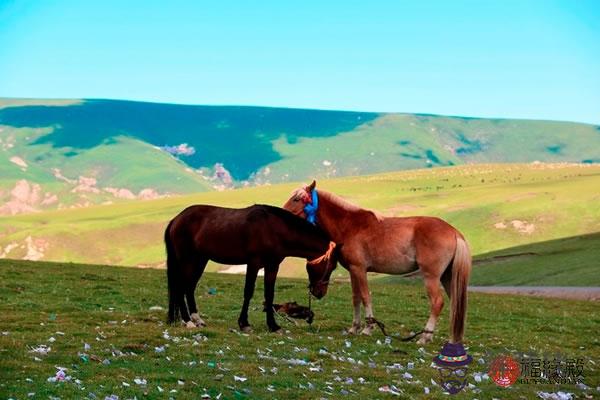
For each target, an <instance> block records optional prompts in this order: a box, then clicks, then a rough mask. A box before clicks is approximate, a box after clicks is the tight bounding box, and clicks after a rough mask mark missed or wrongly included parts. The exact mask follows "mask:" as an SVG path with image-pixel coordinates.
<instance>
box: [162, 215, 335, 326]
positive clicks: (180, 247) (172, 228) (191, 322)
mask: <svg viewBox="0 0 600 400" xmlns="http://www.w3.org/2000/svg"><path fill="white" fill-rule="evenodd" d="M165 245H166V248H167V279H168V285H169V312H168V322H170V323H174V322H175V321H176V320H177V319H178V316H179V315H180V316H181V319H182V320H183V322H184V323H185V324H186V326H188V327H194V326H202V325H204V321H202V320H201V319H200V316H199V315H198V309H197V307H196V301H195V298H194V291H195V289H196V285H197V284H198V280H199V279H200V277H201V276H202V273H203V272H204V268H205V267H206V263H207V262H208V260H212V261H215V262H218V263H222V264H247V269H246V286H245V289H244V304H243V306H242V311H241V313H240V317H239V319H238V324H239V326H240V329H242V330H244V331H248V330H250V324H249V323H248V306H249V304H250V299H251V298H252V295H253V294H254V285H255V282H256V276H257V274H258V270H259V269H261V268H264V269H265V309H266V314H267V325H268V326H269V329H270V330H271V331H276V330H278V329H279V326H278V325H277V323H275V318H274V316H273V297H274V292H275V279H276V278H277V272H278V270H279V264H280V263H281V261H283V259H284V258H285V257H301V258H306V259H307V260H311V261H310V262H309V264H310V265H314V266H315V268H321V269H332V268H333V267H332V265H335V263H337V261H336V258H335V255H334V254H335V244H333V243H331V242H330V241H329V238H328V237H327V235H326V234H325V233H324V232H323V231H322V230H321V229H319V228H317V227H315V226H313V225H311V224H310V223H308V222H306V221H305V220H304V219H302V218H300V217H297V216H295V215H293V214H292V213H290V212H288V211H285V210H283V209H281V208H278V207H272V206H266V205H254V206H251V207H248V208H242V209H233V208H223V207H214V206H207V205H195V206H191V207H188V208H186V209H185V210H183V211H182V212H181V213H180V214H179V215H178V216H176V217H175V218H173V220H172V221H171V222H170V223H169V225H168V226H167V229H166V231H165ZM186 301H187V304H186Z"/></svg>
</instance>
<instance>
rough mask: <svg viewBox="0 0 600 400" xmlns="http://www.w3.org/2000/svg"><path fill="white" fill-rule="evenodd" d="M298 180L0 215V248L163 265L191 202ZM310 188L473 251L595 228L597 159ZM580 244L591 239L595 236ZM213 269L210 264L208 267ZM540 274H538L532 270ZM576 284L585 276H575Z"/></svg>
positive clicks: (440, 171) (277, 200)
mask: <svg viewBox="0 0 600 400" xmlns="http://www.w3.org/2000/svg"><path fill="white" fill-rule="evenodd" d="M297 186H298V184H280V185H272V186H261V187H251V188H245V189H238V190H231V191H225V192H205V193H199V194H194V195H187V196H179V197H171V198H163V199H158V200H152V201H130V202H125V203H119V204H113V205H108V206H96V207H89V208H84V209H76V210H58V211H48V212H43V213H35V214H29V215H21V216H15V217H2V218H0V247H2V248H6V247H7V246H8V245H10V244H15V245H16V246H17V247H15V248H14V249H13V250H11V252H10V253H9V254H8V255H7V257H9V258H23V257H24V256H25V255H26V253H27V248H26V245H25V241H26V239H27V238H28V237H32V238H34V239H40V240H42V241H45V242H46V244H47V246H46V248H45V249H44V251H43V252H44V259H46V260H55V261H72V262H85V263H100V264H120V265H161V264H162V263H163V261H164V246H163V243H162V235H163V231H164V228H165V226H166V224H167V222H168V221H169V220H170V219H171V218H173V217H174V216H175V215H176V214H177V213H178V212H179V211H181V210H182V209H183V208H185V207H187V206H188V205H191V204H197V203H205V204H217V205H222V206H230V207H243V206H247V205H250V204H253V203H267V204H274V205H282V204H283V203H284V202H285V200H287V198H288V197H289V195H290V192H291V190H292V189H294V188H296V187H297ZM317 187H318V188H322V189H323V190H328V191H331V192H334V193H338V194H340V195H342V196H343V197H345V198H347V199H349V200H350V201H353V202H354V203H356V204H359V205H361V206H363V207H368V208H373V209H375V210H378V211H380V212H382V213H383V214H384V215H387V216H408V215H432V216H438V217H441V218H444V219H445V220H447V221H448V222H450V223H451V224H453V225H454V226H455V227H457V228H458V229H459V230H460V231H461V232H463V233H464V234H465V235H466V237H467V239H468V241H469V242H470V245H471V248H472V251H473V253H474V254H475V255H480V254H484V253H489V252H492V251H499V250H502V249H507V248H511V247H514V246H519V245H526V244H531V243H536V242H543V241H549V240H554V239H559V238H566V237H570V236H577V235H584V234H588V233H593V232H598V231H600V209H599V208H598V207H596V206H595V204H597V203H598V200H599V197H598V196H599V194H598V191H597V190H594V188H597V187H600V166H595V165H581V164H579V165H567V164H511V165H506V164H498V165H468V166H456V167H448V168H434V169H425V170H412V171H404V172H394V173H384V174H377V175H371V176H361V177H347V178H338V179H331V180H319V182H318V184H317ZM515 221H517V222H519V224H516V222H515ZM499 224H500V225H499ZM586 243H589V244H590V245H595V244H596V243H598V237H597V236H593V237H591V239H589V240H588V241H587V242H586ZM596 247H597V245H596ZM0 252H1V251H0ZM592 255H593V253H592V252H586V253H585V254H584V255H583V256H582V260H583V261H582V262H584V263H585V262H588V265H596V264H591V263H593V262H595V260H593V259H589V258H588V257H589V256H592ZM546 259H547V260H549V261H550V260H554V262H555V264H554V265H553V267H552V268H556V269H562V268H564V269H568V268H569V267H570V266H571V265H572V263H571V262H570V261H571V260H570V259H569V256H567V257H564V256H561V257H558V256H557V257H556V258H553V257H552V256H551V255H547V256H546V258H545V260H546ZM585 260H588V261H585ZM218 268H219V267H218V266H217V265H214V264H211V265H209V270H211V271H214V270H217V269H218ZM482 268H484V266H482ZM486 268H489V266H488V267H486ZM538 272H543V271H542V270H541V269H539V268H538V269H537V270H536V273H538ZM280 273H281V274H282V275H283V276H296V277H301V276H304V275H305V272H304V271H303V265H302V263H301V262H299V261H297V260H286V261H285V262H284V265H283V266H282V269H281V272H280ZM338 273H339V274H341V275H345V272H343V271H339V272H338ZM592 273H593V272H592ZM474 276H476V277H477V276H478V275H477V274H475V275H474ZM476 279H479V278H476ZM578 285H583V286H585V285H586V283H585V282H584V280H581V281H580V282H579V283H578Z"/></svg>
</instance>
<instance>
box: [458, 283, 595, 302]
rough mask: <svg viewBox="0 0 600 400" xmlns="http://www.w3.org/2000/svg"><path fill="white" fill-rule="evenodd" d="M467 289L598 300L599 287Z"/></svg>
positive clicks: (495, 287) (470, 287)
mask: <svg viewBox="0 0 600 400" xmlns="http://www.w3.org/2000/svg"><path fill="white" fill-rule="evenodd" d="M469 291H471V292H481V293H494V294H516V295H523V296H539V297H553V298H559V299H570V300H590V301H599V300H600V287H569V286H469Z"/></svg>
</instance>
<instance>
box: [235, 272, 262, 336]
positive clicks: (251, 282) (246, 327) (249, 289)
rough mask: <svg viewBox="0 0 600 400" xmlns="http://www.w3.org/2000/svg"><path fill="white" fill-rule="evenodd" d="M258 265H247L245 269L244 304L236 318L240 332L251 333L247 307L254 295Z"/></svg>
mask: <svg viewBox="0 0 600 400" xmlns="http://www.w3.org/2000/svg"><path fill="white" fill-rule="evenodd" d="M258 270H259V267H258V264H248V266H247V267H246V285H245V286H244V304H243V305H242V311H241V312H240V317H239V318H238V326H239V327H240V330H241V331H242V332H251V331H252V327H251V326H250V324H249V323H248V307H249V306H250V299H252V296H253V295H254V286H255V284H256V276H257V275H258Z"/></svg>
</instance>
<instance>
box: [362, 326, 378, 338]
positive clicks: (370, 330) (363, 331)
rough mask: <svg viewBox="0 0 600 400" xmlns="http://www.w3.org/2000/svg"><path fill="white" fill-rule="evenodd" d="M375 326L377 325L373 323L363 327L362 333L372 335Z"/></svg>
mask: <svg viewBox="0 0 600 400" xmlns="http://www.w3.org/2000/svg"><path fill="white" fill-rule="evenodd" d="M374 328H375V327H374V326H373V325H367V326H365V329H363V330H362V332H361V333H360V334H361V335H365V336H371V333H373V329H374Z"/></svg>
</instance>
